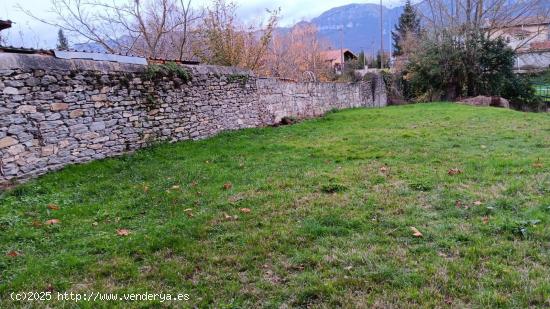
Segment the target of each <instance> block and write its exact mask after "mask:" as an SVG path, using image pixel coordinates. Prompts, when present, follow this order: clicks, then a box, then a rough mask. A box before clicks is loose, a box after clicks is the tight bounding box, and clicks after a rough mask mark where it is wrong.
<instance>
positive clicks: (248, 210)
mask: <svg viewBox="0 0 550 309" xmlns="http://www.w3.org/2000/svg"><path fill="white" fill-rule="evenodd" d="M239 210H240V211H241V212H242V213H245V214H247V213H250V212H251V211H252V210H250V208H241V209H239Z"/></svg>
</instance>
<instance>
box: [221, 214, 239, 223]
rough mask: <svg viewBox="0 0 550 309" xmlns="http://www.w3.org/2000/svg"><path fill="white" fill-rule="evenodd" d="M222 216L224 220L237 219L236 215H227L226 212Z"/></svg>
mask: <svg viewBox="0 0 550 309" xmlns="http://www.w3.org/2000/svg"><path fill="white" fill-rule="evenodd" d="M223 218H224V219H225V220H227V221H233V220H237V219H239V217H238V216H230V215H228V214H226V213H224V214H223Z"/></svg>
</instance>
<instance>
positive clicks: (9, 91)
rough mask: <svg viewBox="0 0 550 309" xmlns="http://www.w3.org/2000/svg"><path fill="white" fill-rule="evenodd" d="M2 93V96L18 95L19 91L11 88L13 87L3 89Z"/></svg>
mask: <svg viewBox="0 0 550 309" xmlns="http://www.w3.org/2000/svg"><path fill="white" fill-rule="evenodd" d="M3 93H4V94H10V95H18V94H19V90H17V88H13V87H6V88H4V91H3Z"/></svg>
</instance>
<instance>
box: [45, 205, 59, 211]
mask: <svg viewBox="0 0 550 309" xmlns="http://www.w3.org/2000/svg"><path fill="white" fill-rule="evenodd" d="M48 209H51V210H59V206H58V205H56V204H49V205H48Z"/></svg>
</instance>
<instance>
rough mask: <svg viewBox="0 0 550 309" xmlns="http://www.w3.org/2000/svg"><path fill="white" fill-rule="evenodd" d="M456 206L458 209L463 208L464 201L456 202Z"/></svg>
mask: <svg viewBox="0 0 550 309" xmlns="http://www.w3.org/2000/svg"><path fill="white" fill-rule="evenodd" d="M455 206H456V208H462V201H461V200H456V202H455Z"/></svg>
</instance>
